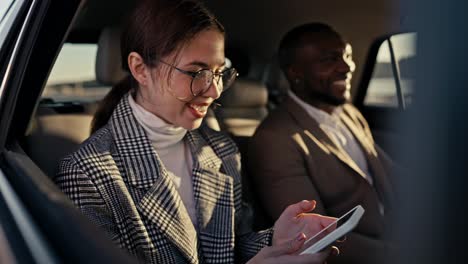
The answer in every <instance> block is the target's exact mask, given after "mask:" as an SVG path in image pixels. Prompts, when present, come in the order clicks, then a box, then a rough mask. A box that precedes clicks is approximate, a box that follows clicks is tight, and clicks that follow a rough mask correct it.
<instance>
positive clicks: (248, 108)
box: [215, 78, 268, 137]
mask: <svg viewBox="0 0 468 264" xmlns="http://www.w3.org/2000/svg"><path fill="white" fill-rule="evenodd" d="M219 103H221V106H220V107H219V108H217V109H216V110H215V114H216V117H217V118H218V121H219V123H220V126H221V129H222V130H225V131H228V132H229V133H231V134H232V135H233V136H241V137H250V136H252V135H253V134H254V132H255V129H256V128H257V126H258V125H259V124H260V122H261V121H262V120H263V119H264V118H265V117H266V116H267V114H268V109H267V104H268V91H267V88H266V86H265V85H263V84H262V83H261V82H259V81H256V80H251V79H242V78H239V79H237V80H236V81H235V82H234V84H233V85H232V87H231V88H230V89H229V90H227V91H226V92H225V93H223V94H222V95H221V97H220V98H219Z"/></svg>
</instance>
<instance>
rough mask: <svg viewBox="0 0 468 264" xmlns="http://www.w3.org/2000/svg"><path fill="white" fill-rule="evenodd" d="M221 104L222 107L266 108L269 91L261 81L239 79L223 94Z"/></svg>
mask: <svg viewBox="0 0 468 264" xmlns="http://www.w3.org/2000/svg"><path fill="white" fill-rule="evenodd" d="M219 102H220V103H221V105H222V107H259V106H260V107H266V105H267V104H268V90H267V87H266V86H265V85H264V84H262V83H261V82H259V81H256V80H249V79H242V78H239V79H237V80H236V81H235V82H234V83H233V84H232V87H231V88H229V89H228V90H227V91H226V92H224V93H223V94H221V97H220V98H219Z"/></svg>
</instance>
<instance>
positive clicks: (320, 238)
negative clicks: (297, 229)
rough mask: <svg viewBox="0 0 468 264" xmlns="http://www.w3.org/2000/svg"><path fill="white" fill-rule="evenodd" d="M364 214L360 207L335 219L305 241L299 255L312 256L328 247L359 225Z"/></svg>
mask: <svg viewBox="0 0 468 264" xmlns="http://www.w3.org/2000/svg"><path fill="white" fill-rule="evenodd" d="M363 214H364V208H362V206H361V205H358V206H356V207H354V208H353V209H351V210H349V211H348V212H347V213H345V214H344V215H342V216H341V217H340V218H338V219H336V220H335V221H334V222H333V223H331V224H330V225H328V226H327V227H325V228H324V229H322V230H320V232H318V233H317V234H315V235H314V236H313V237H311V238H309V239H307V241H306V242H305V243H304V245H303V246H302V248H303V250H302V251H301V253H299V255H302V254H314V253H317V252H319V251H320V250H322V249H324V248H325V247H327V246H329V245H330V244H332V243H333V242H335V241H336V240H338V239H339V238H340V237H343V236H344V235H346V234H347V233H349V232H350V231H351V230H353V229H354V228H355V227H356V225H357V224H358V223H359V220H360V219H361V217H362V215H363Z"/></svg>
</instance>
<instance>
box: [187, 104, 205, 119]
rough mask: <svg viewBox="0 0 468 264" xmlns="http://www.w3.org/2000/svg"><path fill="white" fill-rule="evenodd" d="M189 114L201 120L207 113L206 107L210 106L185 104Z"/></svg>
mask: <svg viewBox="0 0 468 264" xmlns="http://www.w3.org/2000/svg"><path fill="white" fill-rule="evenodd" d="M187 106H188V108H189V110H190V112H191V113H192V114H193V115H194V116H195V117H196V118H203V117H205V115H206V112H207V111H208V107H209V106H210V104H206V103H205V104H187Z"/></svg>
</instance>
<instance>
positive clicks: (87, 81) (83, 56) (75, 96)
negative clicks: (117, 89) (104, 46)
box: [42, 44, 110, 101]
mask: <svg viewBox="0 0 468 264" xmlns="http://www.w3.org/2000/svg"><path fill="white" fill-rule="evenodd" d="M96 52H97V45H96V44H65V45H64V46H63V48H62V50H61V51H60V54H59V56H58V58H57V60H56V62H55V64H54V67H53V68H52V72H51V73H50V76H49V79H48V80H47V84H46V88H45V90H44V92H43V94H42V97H43V98H51V99H54V100H55V101H95V100H99V99H101V98H102V97H104V96H105V94H106V93H107V92H108V90H109V89H110V87H109V86H103V85H101V84H99V83H98V82H97V81H96V74H95V64H96Z"/></svg>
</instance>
